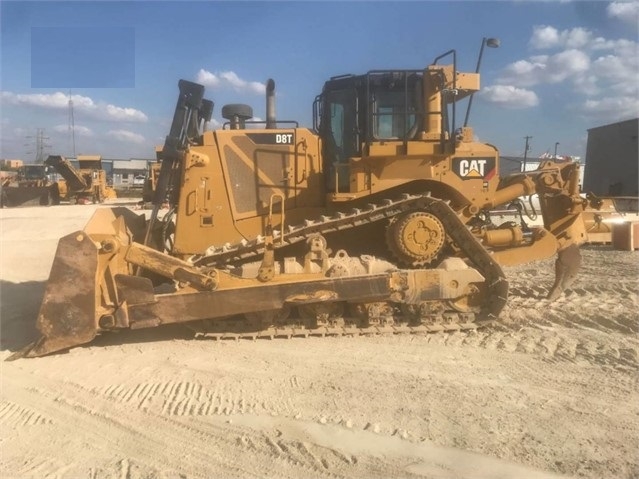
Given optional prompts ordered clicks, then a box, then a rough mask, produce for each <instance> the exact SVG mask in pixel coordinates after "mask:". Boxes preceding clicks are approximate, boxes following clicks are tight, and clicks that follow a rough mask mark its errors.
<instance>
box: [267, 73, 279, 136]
mask: <svg viewBox="0 0 639 479" xmlns="http://www.w3.org/2000/svg"><path fill="white" fill-rule="evenodd" d="M266 128H267V129H273V128H277V120H276V119H275V82H274V81H273V79H272V78H269V79H268V81H267V82H266Z"/></svg>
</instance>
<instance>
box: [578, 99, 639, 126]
mask: <svg viewBox="0 0 639 479" xmlns="http://www.w3.org/2000/svg"><path fill="white" fill-rule="evenodd" d="M582 112H583V113H584V114H585V115H586V116H588V117H591V118H594V119H598V120H603V121H611V122H613V121H619V120H627V119H630V118H637V117H638V116H639V97H637V96H617V97H604V98H601V99H597V100H586V102H585V103H584V105H583V108H582Z"/></svg>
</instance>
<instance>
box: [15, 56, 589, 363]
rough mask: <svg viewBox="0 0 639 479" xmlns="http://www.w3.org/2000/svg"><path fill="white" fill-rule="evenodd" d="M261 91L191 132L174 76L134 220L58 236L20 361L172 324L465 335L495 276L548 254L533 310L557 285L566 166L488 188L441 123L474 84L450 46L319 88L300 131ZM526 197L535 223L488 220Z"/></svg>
mask: <svg viewBox="0 0 639 479" xmlns="http://www.w3.org/2000/svg"><path fill="white" fill-rule="evenodd" d="M447 56H452V60H453V63H452V64H449V65H440V64H439V62H440V60H442V58H444V57H447ZM274 88H275V85H274V82H273V81H272V80H269V82H268V84H267V95H266V105H267V108H266V109H267V120H266V122H253V121H252V120H251V118H252V109H251V107H249V106H248V105H242V104H234V105H225V106H224V107H223V108H222V116H223V117H224V118H225V119H227V120H228V123H226V124H225V125H224V126H223V128H222V129H219V130H216V131H206V129H205V125H206V123H207V121H208V120H209V119H210V117H211V112H212V109H213V103H212V102H210V101H208V100H205V99H204V98H203V96H204V87H203V86H201V85H198V84H195V83H191V82H187V81H184V80H181V81H180V82H179V90H180V93H179V97H178V102H177V106H176V110H175V115H174V118H173V123H172V126H171V130H170V132H169V135H168V136H167V138H166V142H165V144H164V147H163V149H162V152H161V156H160V159H161V163H159V165H160V166H159V175H158V177H157V181H156V183H155V187H154V188H153V212H152V214H151V218H150V221H148V222H145V219H144V217H142V216H140V217H136V216H135V215H133V214H132V213H131V212H130V211H128V210H113V211H111V210H106V209H101V210H100V211H98V212H97V213H96V216H95V217H94V218H93V219H92V220H91V221H90V222H89V224H88V225H87V227H86V228H85V229H84V231H81V232H75V233H72V234H70V235H69V236H67V237H65V238H63V239H61V240H60V244H59V247H58V252H57V254H56V258H55V260H54V264H53V267H52V271H51V276H50V279H49V283H48V285H47V290H46V292H45V297H44V301H43V304H42V308H41V310H40V314H39V317H38V328H39V329H40V331H41V332H42V335H43V336H42V338H41V339H40V340H39V341H37V342H36V343H35V344H33V345H31V346H30V347H28V348H26V349H25V350H24V351H22V352H21V353H20V355H27V356H39V355H42V354H47V353H49V352H52V351H57V350H60V349H64V348H68V347H71V346H74V345H77V344H82V343H86V342H88V341H90V340H91V339H93V338H94V337H95V336H96V334H99V333H101V332H104V331H109V330H118V329H125V328H144V327H152V326H158V325H161V324H167V323H173V322H188V323H189V324H190V325H191V327H193V328H194V329H196V330H197V331H198V332H199V333H200V334H207V335H214V336H216V337H227V336H229V335H230V336H237V337H243V336H251V337H256V336H279V335H285V336H291V335H295V334H305V335H307V334H360V333H370V332H378V331H390V332H416V331H441V330H459V329H468V328H474V327H477V326H479V325H481V324H485V323H486V322H488V321H493V320H494V319H496V318H497V317H498V316H499V313H500V311H501V309H502V308H503V307H504V305H505V303H506V300H507V294H508V283H507V281H506V279H505V276H504V273H503V272H502V269H501V266H500V265H503V264H517V263H523V262H529V261H534V260H538V259H542V258H547V257H550V256H552V255H553V254H555V253H558V259H557V268H556V271H557V276H556V280H555V284H554V285H552V287H550V288H549V290H550V291H549V298H551V299H552V298H556V297H557V296H559V295H560V294H561V293H562V291H563V290H564V289H565V288H567V287H568V286H569V285H570V284H571V282H572V281H573V280H574V279H575V275H576V272H577V270H578V268H579V263H580V254H579V249H578V246H579V245H580V244H581V243H583V242H584V241H585V240H586V232H585V228H584V223H583V220H582V211H583V208H584V200H583V199H582V198H581V197H580V196H579V187H578V180H579V164H577V163H561V164H558V163H553V162H546V163H543V164H542V165H541V166H540V167H539V169H538V170H536V171H534V172H525V173H520V174H516V175H513V176H508V177H500V175H499V162H500V158H499V152H498V151H497V149H496V148H495V147H494V146H492V145H490V144H486V143H480V142H476V141H474V139H473V131H472V128H470V127H467V126H464V127H461V128H457V127H456V104H457V102H458V101H460V100H462V99H464V98H469V97H470V96H471V95H472V94H473V93H474V92H476V91H478V90H479V74H477V73H461V72H458V71H457V66H456V53H455V51H454V50H451V51H450V52H447V53H446V54H444V55H441V56H439V57H437V58H436V59H435V60H434V61H433V63H432V64H431V65H429V66H427V67H426V68H423V69H417V70H383V71H371V72H369V73H367V74H364V75H344V76H339V77H333V78H331V79H330V80H329V81H327V82H326V83H325V85H324V88H323V91H322V93H321V94H320V95H318V97H317V98H316V99H315V102H314V104H313V112H314V123H313V128H312V129H309V128H300V127H299V126H298V125H297V123H296V122H292V121H278V120H277V119H276V117H275V103H274V96H275V92H274ZM249 126H250V127H251V128H249ZM256 127H257V128H256ZM533 193H537V194H539V197H540V205H541V209H542V215H543V219H544V226H543V227H542V226H539V227H528V226H527V225H526V224H525V222H523V221H522V222H521V223H520V224H515V223H512V222H508V223H506V224H494V223H493V222H492V220H491V217H490V213H489V211H490V210H491V209H493V208H494V207H496V206H498V205H500V204H503V203H507V202H509V201H511V200H513V199H515V198H517V197H519V196H522V195H530V194H533ZM164 204H168V205H169V210H168V212H167V213H166V214H165V215H164V216H163V217H162V218H160V217H159V210H160V208H161V206H162V205H164ZM79 252H81V254H80V253H79ZM65 278H74V284H76V285H77V289H76V290H74V291H73V297H72V298H70V297H69V294H70V293H69V292H68V288H66V289H65V288H61V287H60V283H61V282H64V281H66V280H65ZM167 284H169V285H171V287H170V288H169V290H168V291H169V292H167ZM159 286H161V287H162V288H163V289H162V292H161V293H160V290H158V289H156V288H157V287H159ZM69 302H72V306H69Z"/></svg>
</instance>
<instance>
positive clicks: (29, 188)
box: [0, 164, 60, 208]
mask: <svg viewBox="0 0 639 479" xmlns="http://www.w3.org/2000/svg"><path fill="white" fill-rule="evenodd" d="M47 173H48V171H47V167H46V165H39V164H32V165H23V166H21V167H20V168H19V169H18V171H17V173H16V175H15V177H10V178H7V179H5V180H4V181H2V182H0V207H5V206H6V207H8V208H9V207H16V206H49V205H52V204H58V203H59V202H60V197H59V195H58V190H57V186H56V184H55V183H52V182H51V181H50V180H49V178H48V176H47Z"/></svg>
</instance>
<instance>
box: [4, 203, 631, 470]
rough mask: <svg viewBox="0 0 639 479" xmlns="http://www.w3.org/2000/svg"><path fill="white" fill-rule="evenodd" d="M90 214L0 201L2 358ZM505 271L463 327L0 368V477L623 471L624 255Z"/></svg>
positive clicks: (185, 344)
mask: <svg viewBox="0 0 639 479" xmlns="http://www.w3.org/2000/svg"><path fill="white" fill-rule="evenodd" d="M95 208H96V206H60V207H51V208H19V209H11V210H7V209H5V210H1V211H0V234H1V241H0V268H1V269H0V280H1V283H0V300H1V316H0V319H1V330H0V332H1V342H0V350H1V351H0V359H5V358H6V357H8V356H9V355H10V353H11V352H12V351H15V350H16V349H19V348H21V347H22V346H24V345H25V344H26V343H28V342H30V341H32V340H33V339H35V338H36V336H37V335H36V331H35V328H34V323H35V317H36V315H37V311H38V307H39V303H40V300H41V297H42V294H43V291H44V283H45V281H46V279H47V277H48V273H49V268H50V266H51V262H52V259H53V255H54V254H55V248H56V242H57V239H58V238H59V237H61V236H63V235H65V234H68V233H70V232H72V231H73V230H75V229H80V228H81V227H82V226H83V225H84V223H85V221H86V219H87V218H88V217H89V216H90V214H91V212H92V211H93V210H94V209H95ZM582 251H583V256H584V267H583V270H582V271H581V273H580V276H579V279H578V282H577V284H576V285H575V288H574V289H573V290H571V291H569V292H568V293H567V294H566V295H565V296H564V297H562V298H561V299H560V300H558V301H557V302H555V303H548V302H547V301H545V300H544V299H542V298H543V296H544V294H545V293H546V292H547V288H548V286H549V285H550V284H551V283H552V275H553V264H552V261H550V260H549V261H544V262H540V263H537V264H533V265H526V266H521V267H517V268H508V269H507V270H506V272H507V275H508V277H509V280H510V281H511V285H512V294H511V299H510V303H509V305H508V306H507V308H506V310H505V311H504V313H503V318H504V323H503V325H502V326H499V327H495V328H490V329H483V330H480V331H477V332H469V333H454V334H441V333H439V334H431V335H428V336H410V335H406V336H391V337H359V338H307V339H302V338H298V339H290V340H286V339H276V340H272V341H269V340H258V341H255V342H253V341H248V340H243V341H238V342H235V341H220V342H216V341H212V340H199V341H198V340H193V339H191V336H190V334H189V332H188V330H187V329H186V328H184V327H166V328H157V329H155V330H147V331H136V332H127V333H122V334H119V335H111V336H108V337H107V336H103V337H101V338H99V339H98V340H97V341H95V342H94V343H93V344H91V345H90V346H86V347H79V348H75V349H72V350H71V351H70V352H68V353H63V354H56V355H52V356H49V357H45V358H38V359H22V360H18V361H15V362H2V363H1V371H2V391H1V398H0V431H1V432H0V477H2V478H12V477H16V478H22V477H34V478H43V477H50V478H54V477H60V478H62V477H64V478H67V477H69V478H76V477H77V478H111V477H118V478H127V479H133V478H178V477H179V478H195V477H201V478H210V477H219V478H227V477H229V478H230V477H237V478H247V477H282V478H299V477H326V478H340V477H344V478H369V477H370V478H387V477H406V478H446V479H448V478H467V477H471V478H542V477H564V476H572V477H587V478H607V477H610V478H624V477H628V478H629V477H639V457H638V456H639V434H638V432H639V393H638V390H639V388H638V381H637V379H638V376H637V372H638V365H639V340H638V337H637V332H638V329H639V326H638V313H637V311H638V309H639V308H638V306H639V304H638V303H639V300H638V291H639V286H638V282H637V280H638V277H639V271H638V270H637V268H638V266H637V265H638V259H639V256H638V255H639V253H637V252H620V251H613V250H611V249H610V248H609V247H605V246H599V247H595V246H586V247H584V248H583V249H582Z"/></svg>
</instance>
